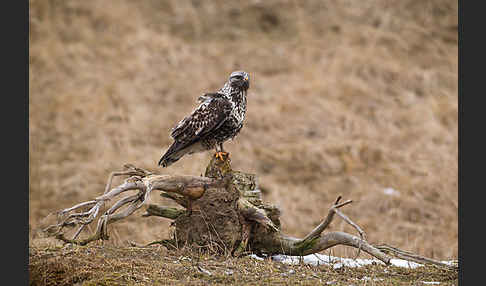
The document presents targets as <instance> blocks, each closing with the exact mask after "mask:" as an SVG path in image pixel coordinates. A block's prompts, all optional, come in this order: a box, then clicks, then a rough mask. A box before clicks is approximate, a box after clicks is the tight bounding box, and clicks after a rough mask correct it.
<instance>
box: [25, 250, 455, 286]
mask: <svg viewBox="0 0 486 286" xmlns="http://www.w3.org/2000/svg"><path fill="white" fill-rule="evenodd" d="M424 281H425V282H440V285H457V283H458V275H457V271H453V270H444V269H439V268H435V267H430V266H428V267H419V268H415V269H407V268H401V267H395V266H390V267H384V266H382V265H378V264H377V265H369V266H365V267H359V268H351V267H341V268H337V269H334V268H333V267H331V266H311V265H305V264H298V265H286V264H282V263H280V262H273V261H271V260H265V261H259V260H256V259H253V258H250V257H244V258H232V257H216V256H210V255H206V254H198V253H194V252H187V251H184V250H180V251H167V250H166V249H165V248H159V247H150V248H147V249H140V248H119V247H112V246H111V247H110V246H106V245H105V246H88V247H78V246H68V247H64V248H59V247H52V246H51V247H47V248H36V247H34V248H31V249H30V255H29V284H30V285H32V286H34V285H46V286H47V285H58V286H61V285H85V286H88V285H335V286H340V285H376V286H381V285H383V286H385V285H426V284H425V283H422V282H424Z"/></svg>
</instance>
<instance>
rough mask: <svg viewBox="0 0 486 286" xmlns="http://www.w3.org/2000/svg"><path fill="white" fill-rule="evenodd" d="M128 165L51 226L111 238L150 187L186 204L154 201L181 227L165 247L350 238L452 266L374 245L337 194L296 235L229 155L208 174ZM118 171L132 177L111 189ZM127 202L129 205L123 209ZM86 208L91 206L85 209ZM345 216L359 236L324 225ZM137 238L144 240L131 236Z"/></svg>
mask: <svg viewBox="0 0 486 286" xmlns="http://www.w3.org/2000/svg"><path fill="white" fill-rule="evenodd" d="M124 167H125V170H123V171H119V172H112V173H111V174H110V176H109V178H108V182H107V185H106V188H105V192H104V194H103V195H101V196H99V197H97V198H95V199H94V200H90V201H87V202H83V203H80V204H77V205H75V206H73V207H70V208H67V209H64V210H61V211H59V212H58V213H57V214H58V223H57V224H55V225H51V226H49V227H48V228H46V229H44V231H45V232H46V233H48V234H49V235H50V236H55V237H56V238H57V239H60V240H62V241H64V242H66V243H74V244H79V245H85V244H88V243H90V242H92V241H95V240H100V239H101V240H107V239H108V238H109V237H108V229H107V226H108V224H110V223H113V222H116V221H118V220H121V219H124V218H126V217H127V216H129V215H131V214H133V213H134V212H135V211H136V210H138V209H140V208H141V207H142V206H143V205H144V204H146V202H147V198H148V197H149V195H150V193H151V191H153V190H159V191H161V192H162V193H161V196H162V197H165V198H168V199H171V200H173V201H174V202H176V203H177V204H179V205H180V206H181V207H182V208H173V207H166V206H158V205H154V204H150V205H148V207H147V208H146V212H145V214H143V215H142V216H143V217H148V216H159V217H163V218H168V219H171V220H173V223H172V225H174V226H175V231H174V233H173V237H172V238H171V239H164V240H161V241H156V242H153V243H149V244H147V245H145V246H148V245H152V244H155V243H160V244H163V245H165V246H166V247H169V248H170V247H173V248H178V247H181V246H186V245H187V246H189V247H195V248H199V249H203V250H210V251H211V250H212V251H215V252H218V253H231V254H232V255H234V256H241V255H245V254H247V253H250V252H253V253H257V254H259V255H274V254H285V255H298V256H303V255H308V254H312V253H317V252H320V251H323V250H325V249H328V248H330V247H333V246H336V245H347V246H351V247H354V248H357V249H358V255H359V252H360V251H361V250H362V251H364V252H366V253H368V254H369V255H371V256H373V257H375V258H377V259H379V260H381V261H382V262H384V263H385V264H387V265H388V264H390V260H391V257H390V256H388V253H390V254H392V255H395V256H397V257H399V258H402V259H406V260H409V261H415V262H419V263H424V264H434V265H438V266H445V267H449V268H450V266H449V265H446V264H444V263H441V262H439V261H435V260H432V259H428V258H424V257H421V256H419V255H415V254H412V253H409V252H406V251H402V250H399V249H397V248H394V247H390V246H387V245H378V246H373V245H371V244H369V243H368V242H367V241H366V236H365V233H364V231H363V230H362V229H361V228H360V227H359V226H358V225H357V224H356V223H354V222H353V221H352V220H351V219H349V218H348V217H347V216H346V215H344V214H343V213H342V212H341V211H340V210H339V209H340V208H341V207H343V206H345V205H348V204H350V203H351V201H350V200H348V201H345V202H340V199H341V197H338V198H337V200H336V201H335V203H334V205H332V206H331V208H330V209H329V212H328V214H327V217H326V218H325V219H324V220H323V221H322V222H321V223H320V224H319V225H318V226H317V227H316V228H315V229H313V230H312V231H311V232H310V233H309V234H308V235H306V236H305V237H304V238H302V239H299V238H294V237H290V236H287V235H285V234H283V233H282V232H281V231H280V219H279V217H280V211H279V209H278V208H276V207H275V206H272V205H268V204H265V203H263V201H262V195H261V191H260V189H259V188H258V185H257V183H256V176H255V175H252V174H247V173H243V172H239V171H233V170H232V169H231V165H230V159H229V157H226V158H225V159H224V160H223V161H221V160H220V159H218V158H216V157H214V158H212V160H211V162H210V163H209V165H208V166H207V168H206V172H205V176H204V177H198V176H182V175H174V176H169V175H157V174H154V173H152V172H150V171H147V170H144V169H141V168H137V167H135V166H133V165H129V164H127V165H125V166H124ZM115 176H129V177H128V178H127V179H125V181H124V182H123V183H122V184H120V185H119V186H116V187H114V188H112V186H111V184H112V180H113V178H114V177H115ZM130 190H138V193H136V194H135V195H130V196H126V197H123V198H121V199H119V200H118V201H117V202H115V203H114V204H113V205H112V206H111V207H110V208H109V209H108V210H106V211H105V212H104V213H103V214H102V215H101V216H100V217H99V219H98V224H97V227H96V230H95V231H94V232H93V233H92V234H91V235H90V236H88V237H87V238H85V239H78V235H79V234H80V233H81V232H82V231H83V229H84V227H85V226H86V225H88V224H90V223H92V222H93V221H94V219H95V218H96V217H98V214H99V213H100V210H101V208H103V207H104V204H105V203H106V202H107V201H110V200H111V199H113V198H115V197H116V196H117V195H119V194H121V193H123V192H126V191H130ZM122 207H125V208H124V209H123V210H120V209H121V208H122ZM83 210H84V211H83ZM334 215H338V216H339V217H341V218H342V219H343V220H345V221H346V222H347V223H348V224H350V225H351V226H353V227H354V228H355V229H356V230H357V232H358V234H359V236H360V237H357V236H354V235H351V234H348V233H344V232H337V231H336V232H328V233H325V234H323V231H324V230H325V229H326V228H327V227H328V226H329V224H330V223H331V222H332V220H333V218H334ZM66 226H79V228H78V230H77V231H76V232H75V234H74V236H73V237H72V238H71V239H69V238H66V237H65V234H64V232H63V229H64V228H65V227H66ZM132 245H136V246H140V245H138V244H136V243H133V242H132Z"/></svg>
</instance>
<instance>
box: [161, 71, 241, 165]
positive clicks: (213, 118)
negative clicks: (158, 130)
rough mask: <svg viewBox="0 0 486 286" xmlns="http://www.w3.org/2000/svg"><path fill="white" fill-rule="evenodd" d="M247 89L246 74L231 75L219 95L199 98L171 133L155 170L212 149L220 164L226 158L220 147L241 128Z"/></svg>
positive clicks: (216, 93)
mask: <svg viewBox="0 0 486 286" xmlns="http://www.w3.org/2000/svg"><path fill="white" fill-rule="evenodd" d="M249 87H250V76H249V75H248V73H246V72H244V71H235V72H232V73H231V74H230V76H229V78H228V81H227V82H226V83H225V84H224V86H223V87H222V88H221V89H220V90H219V91H217V92H214V93H205V94H204V95H202V96H200V97H199V98H198V101H199V103H200V104H199V106H198V107H197V108H196V109H194V111H193V112H192V113H191V114H190V115H188V116H186V117H185V118H184V119H182V120H181V121H180V122H179V123H178V124H177V125H176V126H175V127H174V128H173V129H172V131H171V133H170V136H171V137H172V138H173V139H174V142H173V143H172V145H171V146H170V147H169V149H168V150H167V151H166V152H165V154H164V155H163V156H162V158H160V161H159V166H162V167H167V166H170V165H171V164H173V163H174V162H176V161H177V160H179V159H180V158H181V157H182V156H184V155H185V154H193V153H198V152H203V151H207V150H211V149H213V148H215V149H216V154H215V156H217V157H219V158H220V159H221V160H222V159H223V155H228V153H227V152H225V151H224V149H223V143H224V142H225V141H227V140H228V139H233V138H234V137H235V136H236V135H237V134H238V133H239V132H240V130H241V128H242V127H243V121H244V120H245V113H246V93H247V90H248V88H249Z"/></svg>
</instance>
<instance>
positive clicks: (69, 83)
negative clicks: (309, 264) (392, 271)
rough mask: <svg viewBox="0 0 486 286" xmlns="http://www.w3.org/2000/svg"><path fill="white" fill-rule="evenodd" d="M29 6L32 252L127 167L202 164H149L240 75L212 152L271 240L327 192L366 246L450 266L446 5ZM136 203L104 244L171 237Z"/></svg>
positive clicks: (301, 230) (196, 166)
mask: <svg viewBox="0 0 486 286" xmlns="http://www.w3.org/2000/svg"><path fill="white" fill-rule="evenodd" d="M29 4H30V11H29V14H30V47H29V52H30V57H29V64H30V65H29V89H30V90H29V94H30V95H29V161H30V164H29V182H30V191H29V230H30V231H29V244H30V245H31V246H39V245H44V244H45V243H55V242H54V241H51V240H49V239H45V238H43V237H42V235H41V234H40V232H39V228H40V227H43V226H45V223H46V220H45V219H44V218H45V217H46V216H47V215H48V214H49V213H51V212H53V211H56V210H59V209H63V208H67V207H70V206H72V205H74V204H76V203H78V202H81V201H86V200H90V199H92V198H94V197H95V196H98V195H100V194H102V193H103V190H104V186H105V183H106V179H107V177H108V175H109V173H110V172H111V171H114V170H121V169H122V165H123V164H124V163H133V164H135V165H137V166H139V167H142V168H146V169H149V170H152V171H155V172H158V173H168V174H176V173H178V174H191V175H199V174H201V173H203V172H204V168H205V166H206V164H207V162H208V159H209V157H210V156H211V155H212V152H206V153H202V154H196V155H192V156H185V157H183V158H182V159H181V160H180V161H178V162H177V163H175V164H174V165H172V166H170V167H169V168H167V169H162V168H160V167H157V162H158V160H159V158H160V156H161V155H162V154H163V152H165V150H166V149H167V148H168V146H169V144H170V143H171V139H170V138H169V132H170V129H171V128H172V127H173V126H174V125H175V124H176V123H177V122H178V121H179V120H180V119H182V118H183V117H184V116H185V115H187V114H188V113H189V112H190V111H191V110H192V109H193V108H194V107H195V106H196V99H197V97H198V96H199V95H201V94H202V93H204V92H210V91H215V90H217V89H219V88H220V87H221V86H222V84H223V83H224V81H226V79H227V77H228V75H229V73H230V72H232V71H233V70H238V69H242V70H245V71H247V72H249V73H250V76H251V86H250V89H249V92H248V112H247V117H246V121H245V126H244V128H243V129H242V131H241V133H240V134H239V135H238V136H237V137H236V138H235V140H234V141H232V142H228V143H226V144H225V148H226V149H227V150H228V151H229V152H230V153H231V157H232V162H233V167H234V168H235V169H237V170H242V171H245V172H249V173H255V174H257V175H258V178H259V183H260V185H261V187H262V188H263V189H264V190H265V192H264V200H265V201H267V202H272V203H275V204H276V205H278V206H279V207H280V208H281V210H282V213H283V214H282V218H281V220H282V224H283V231H284V232H285V233H287V234H289V235H292V236H296V237H301V236H304V235H305V234H306V233H307V232H309V231H310V230H311V229H312V228H313V227H315V225H316V224H318V223H319V221H320V220H321V219H322V218H323V217H325V215H326V214H327V210H328V207H329V206H331V204H332V203H333V202H334V200H335V199H336V197H337V196H338V195H342V196H343V199H352V200H353V204H351V205H349V206H346V207H345V208H344V209H343V212H344V213H346V214H347V215H348V216H349V217H350V218H351V219H353V220H354V221H355V222H356V223H358V224H359V225H360V226H361V227H362V228H363V230H364V231H365V232H366V233H367V236H368V240H369V241H370V242H371V243H387V244H390V245H393V246H396V247H399V248H401V249H405V250H409V251H412V252H415V253H418V254H421V255H423V256H427V257H430V258H434V259H439V260H446V259H457V257H458V72H457V70H458V7H457V5H458V3H457V1H439V0H430V1H419V0H374V1H349V0H340V1H318V0H315V1H314V0H309V1H286V0H280V1H277V0H269V1H258V0H253V1H222V0H217V1H176V0H173V1H156V0H144V1H128V0H127V1H122V0H120V1H94V0H89V1H65V0H63V1H60V0H59V1H47V0H30V1H29ZM387 188H392V189H394V190H396V191H397V192H394V193H393V194H391V195H387V194H385V192H384V190H385V189H387ZM151 199H152V201H154V202H160V203H164V204H166V205H172V203H171V202H169V201H168V200H166V199H162V198H158V197H156V196H155V195H154V196H153V197H152V198H151ZM142 213H143V210H140V211H139V212H137V213H136V214H135V215H133V216H132V217H130V218H128V219H127V220H126V221H121V222H119V223H116V224H113V225H111V226H110V234H111V239H110V240H109V241H107V242H104V243H105V245H111V246H114V247H116V246H126V245H127V240H131V241H136V242H139V243H148V242H150V241H153V240H157V239H161V238H167V237H168V235H169V221H168V220H163V219H160V218H142V217H141V216H140V214H142ZM331 229H332V230H341V231H347V232H351V233H355V231H354V230H353V229H352V228H351V227H349V226H348V225H347V224H346V223H345V222H342V221H341V220H339V219H336V220H335V221H334V222H333V224H332V225H331ZM332 253H333V254H334V255H341V256H353V255H354V254H355V253H356V251H355V250H353V249H349V248H346V247H339V246H338V247H335V248H333V249H332ZM361 256H362V257H367V256H366V255H365V254H362V255H361ZM367 258H368V257H367Z"/></svg>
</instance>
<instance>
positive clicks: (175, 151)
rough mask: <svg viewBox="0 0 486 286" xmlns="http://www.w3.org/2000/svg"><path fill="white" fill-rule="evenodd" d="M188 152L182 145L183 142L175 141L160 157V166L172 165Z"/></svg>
mask: <svg viewBox="0 0 486 286" xmlns="http://www.w3.org/2000/svg"><path fill="white" fill-rule="evenodd" d="M186 153H187V152H185V148H184V146H182V144H181V143H179V142H177V141H176V142H174V143H173V144H172V145H171V146H170V147H169V149H167V152H165V154H164V155H163V156H162V158H160V160H159V166H162V167H164V168H165V167H168V166H170V165H172V164H173V163H174V162H176V161H177V160H179V159H180V158H181V157H182V156H184V155H185V154H186Z"/></svg>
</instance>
